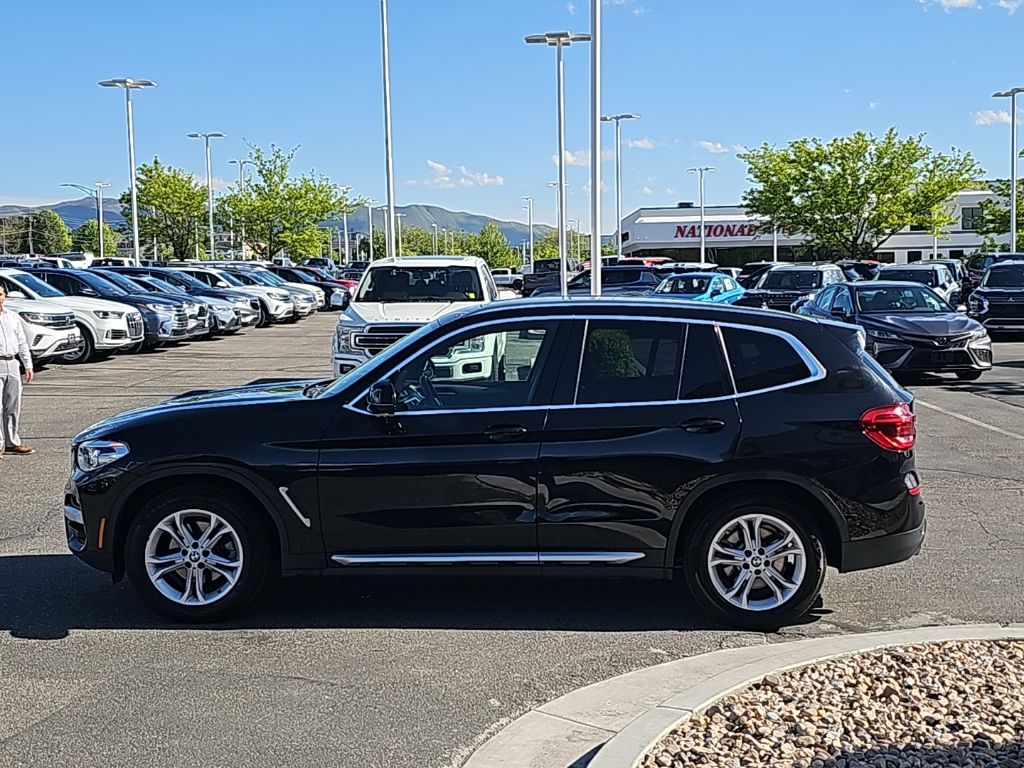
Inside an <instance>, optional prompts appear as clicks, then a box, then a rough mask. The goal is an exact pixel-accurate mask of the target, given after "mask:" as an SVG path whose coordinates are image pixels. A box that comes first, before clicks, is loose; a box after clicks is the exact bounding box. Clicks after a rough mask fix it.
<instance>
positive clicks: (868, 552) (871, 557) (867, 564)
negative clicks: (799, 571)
mask: <svg viewBox="0 0 1024 768" xmlns="http://www.w3.org/2000/svg"><path fill="white" fill-rule="evenodd" d="M927 527H928V521H927V520H922V521H921V525H919V526H918V527H917V528H912V529H911V530H909V531H901V532H900V533H889V534H886V535H884V536H875V537H873V538H870V539H858V540H856V541H847V542H845V543H844V544H843V561H842V564H841V565H840V568H839V570H840V571H842V572H844V573H847V572H849V571H863V570H865V569H867V568H877V567H879V566H881V565H891V564H893V563H901V562H903V561H904V560H909V559H910V558H912V557H914V556H915V555H916V554H918V553H919V552H920V551H921V545H922V544H923V543H924V535H925V530H926V529H927Z"/></svg>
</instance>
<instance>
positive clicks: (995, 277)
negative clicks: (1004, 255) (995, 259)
mask: <svg viewBox="0 0 1024 768" xmlns="http://www.w3.org/2000/svg"><path fill="white" fill-rule="evenodd" d="M982 285H984V286H985V287H986V288H1024V264H1022V265H1021V266H1016V265H1013V266H1009V265H1008V266H1005V267H996V268H995V269H990V270H989V271H988V273H986V275H985V280H984V282H982Z"/></svg>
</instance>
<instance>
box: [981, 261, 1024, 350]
mask: <svg viewBox="0 0 1024 768" xmlns="http://www.w3.org/2000/svg"><path fill="white" fill-rule="evenodd" d="M968 311H969V312H970V315H971V317H973V318H975V319H976V320H977V321H978V322H980V323H981V324H982V325H984V326H985V327H986V328H987V329H988V330H989V331H991V332H992V333H996V332H1009V333H1013V332H1016V333H1020V332H1022V331H1024V256H1022V257H1021V260H1020V261H1000V262H998V263H995V264H993V265H992V266H991V267H989V268H988V270H987V271H986V272H985V276H984V277H983V278H982V279H981V285H979V286H978V287H977V288H975V289H974V292H973V293H972V294H971V298H970V299H968Z"/></svg>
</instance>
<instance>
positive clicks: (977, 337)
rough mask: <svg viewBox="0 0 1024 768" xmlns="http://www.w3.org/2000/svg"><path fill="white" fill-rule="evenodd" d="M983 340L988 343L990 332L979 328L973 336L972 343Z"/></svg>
mask: <svg viewBox="0 0 1024 768" xmlns="http://www.w3.org/2000/svg"><path fill="white" fill-rule="evenodd" d="M982 339H984V340H985V341H988V331H986V330H985V329H984V328H979V329H978V330H976V331H975V332H974V333H972V334H971V338H970V341H981V340H982Z"/></svg>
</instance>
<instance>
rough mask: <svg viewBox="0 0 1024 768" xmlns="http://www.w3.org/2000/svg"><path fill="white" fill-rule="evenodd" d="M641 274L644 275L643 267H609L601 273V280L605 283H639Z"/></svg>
mask: <svg viewBox="0 0 1024 768" xmlns="http://www.w3.org/2000/svg"><path fill="white" fill-rule="evenodd" d="M641 275H643V270H641V269H609V270H607V271H604V272H602V273H601V282H602V283H603V284H604V285H625V284H626V283H639V282H640V278H641Z"/></svg>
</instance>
